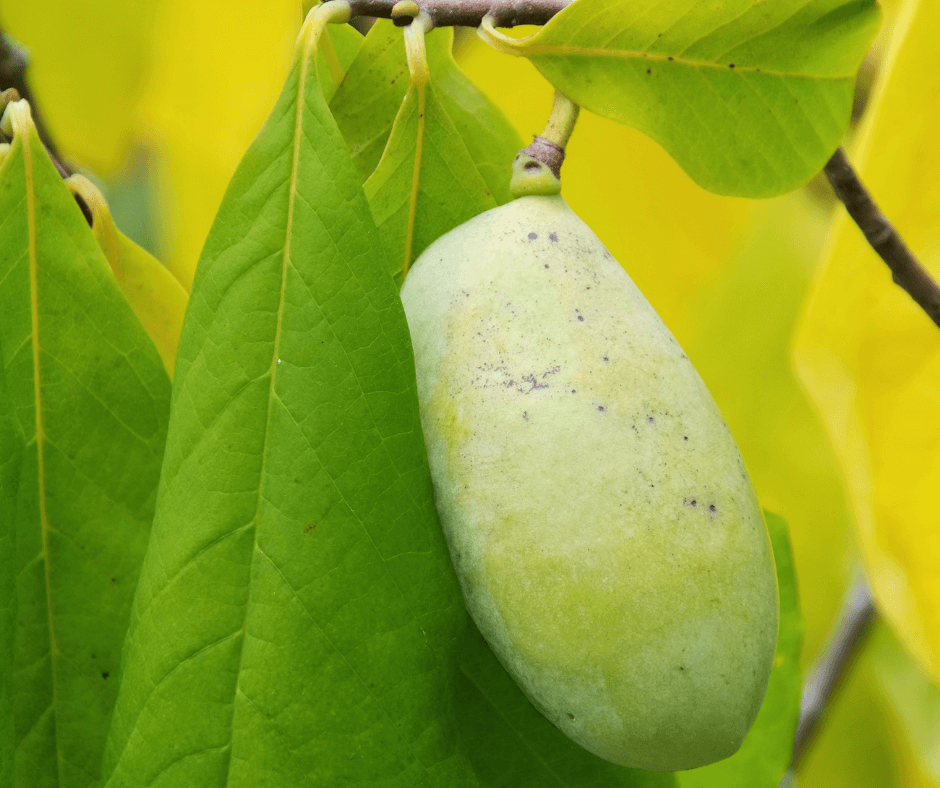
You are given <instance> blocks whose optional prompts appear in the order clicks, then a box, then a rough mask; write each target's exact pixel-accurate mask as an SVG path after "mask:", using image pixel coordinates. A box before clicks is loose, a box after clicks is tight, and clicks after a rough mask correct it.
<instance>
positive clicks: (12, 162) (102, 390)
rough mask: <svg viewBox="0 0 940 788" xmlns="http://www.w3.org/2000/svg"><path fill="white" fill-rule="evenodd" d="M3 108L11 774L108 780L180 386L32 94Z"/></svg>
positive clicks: (0, 308)
mask: <svg viewBox="0 0 940 788" xmlns="http://www.w3.org/2000/svg"><path fill="white" fill-rule="evenodd" d="M5 120H6V122H7V128H5V131H7V133H9V132H10V131H11V130H12V133H13V135H14V138H13V144H12V146H11V148H10V150H9V152H8V153H7V155H6V156H5V158H4V160H3V163H2V165H0V217H2V220H0V222H2V223H0V282H2V283H3V286H2V288H0V352H2V367H3V376H4V378H5V381H6V388H7V394H8V396H9V398H10V402H11V405H12V408H13V413H14V415H15V418H16V422H17V424H16V429H17V430H18V431H20V432H21V433H22V435H23V436H24V440H25V447H24V451H23V459H22V467H21V472H20V479H19V485H18V487H17V492H16V503H15V515H14V516H15V526H14V528H15V532H16V534H15V543H16V552H15V556H14V557H12V561H13V566H14V572H15V575H16V602H15V603H16V626H15V633H14V635H13V637H14V654H13V670H14V674H13V714H14V727H15V746H16V754H15V763H14V771H15V774H14V780H13V784H14V785H16V786H18V787H22V788H34V786H35V787H44V786H56V787H57V788H73V787H74V788H80V787H83V786H96V785H98V777H99V766H100V761H101V754H102V750H103V747H104V743H105V737H106V732H107V726H108V722H109V719H110V716H111V712H112V709H113V706H114V702H115V698H116V695H117V690H118V681H119V675H120V674H119V658H120V650H121V644H122V641H123V639H124V633H125V631H126V627H127V622H128V617H129V614H130V607H131V599H132V596H133V592H134V586H135V584H136V581H137V575H138V572H139V570H140V566H141V562H142V559H143V555H144V551H145V549H146V545H147V538H148V532H149V528H150V521H151V518H152V514H153V509H154V499H155V495H156V487H157V479H158V475H159V471H160V463H161V460H162V456H163V445H164V439H165V436H166V427H167V419H168V411H169V399H170V386H169V379H168V378H167V374H166V372H165V370H164V369H163V365H162V363H161V361H160V357H159V355H158V354H157V350H156V348H155V347H154V345H153V343H152V342H151V341H150V339H149V338H148V337H147V335H146V333H145V332H144V329H143V327H142V326H141V325H140V323H139V322H138V320H137V318H136V317H135V316H134V313H133V311H132V310H131V307H130V306H129V305H128V304H127V302H126V301H125V300H124V297H123V296H122V295H121V292H120V290H119V289H118V286H117V284H116V283H115V281H114V277H113V276H112V274H111V272H110V270H109V268H108V264H107V262H106V261H105V259H104V256H103V255H102V253H101V250H100V249H99V247H98V244H97V243H96V242H95V239H94V237H93V235H92V233H91V230H90V229H89V228H88V225H87V223H86V222H85V219H84V217H83V216H82V213H81V211H80V210H79V209H78V206H77V205H76V204H75V201H74V200H73V198H72V195H71V194H70V193H69V191H68V189H67V188H66V186H65V184H64V183H63V182H62V179H61V178H60V177H59V174H58V173H57V171H56V169H55V167H54V166H53V164H52V162H51V161H50V160H49V158H48V157H47V156H46V153H45V151H44V148H43V146H42V143H41V142H40V140H39V137H38V136H37V134H36V129H35V126H34V125H33V123H32V119H31V117H30V112H29V106H28V104H27V103H26V102H25V101H21V102H17V103H15V104H11V105H10V106H9V107H8V108H7V112H6V115H5ZM10 127H12V129H11V128H10ZM2 440H3V441H4V444H3V445H4V446H7V445H8V444H7V443H6V442H7V440H8V436H7V433H6V432H4V433H3V434H2ZM6 454H7V449H6V448H3V449H0V455H6ZM6 483H7V482H6V480H4V489H5V490H6V489H7V488H6ZM6 494H7V495H8V493H6ZM8 559H11V556H10V555H9V554H4V563H5V564H7V563H8Z"/></svg>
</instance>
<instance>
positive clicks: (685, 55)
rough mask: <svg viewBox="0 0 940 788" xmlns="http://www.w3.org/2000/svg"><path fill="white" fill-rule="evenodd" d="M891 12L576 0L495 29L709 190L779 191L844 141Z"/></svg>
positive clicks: (755, 2)
mask: <svg viewBox="0 0 940 788" xmlns="http://www.w3.org/2000/svg"><path fill="white" fill-rule="evenodd" d="M879 19H880V12H879V9H878V5H877V2H876V0H775V1H774V2H767V0H726V1H725V2H712V3H703V2H696V1H695V0H576V2H574V3H572V4H571V5H570V6H568V7H567V8H565V9H564V10H562V11H561V12H560V13H559V14H557V15H556V16H555V17H554V18H553V19H552V20H551V21H549V22H548V24H546V25H545V26H544V27H543V28H541V29H540V30H539V31H538V32H537V33H535V34H534V35H532V36H530V37H528V38H525V39H523V40H520V41H514V40H512V39H509V38H507V37H505V36H503V35H502V34H500V33H498V32H497V31H496V30H494V29H493V28H492V27H491V26H486V25H485V26H484V28H483V29H482V32H483V35H484V38H485V39H486V40H488V41H489V42H490V43H492V44H494V45H495V46H497V48H499V49H501V50H503V51H506V52H510V53H511V54H516V55H524V56H526V57H528V58H529V59H530V60H531V61H532V63H533V64H534V65H535V67H536V68H538V70H539V71H541V72H542V74H543V75H544V76H545V77H546V79H548V80H549V81H550V82H551V83H552V84H553V85H555V87H557V88H558V89H559V90H561V91H562V92H563V93H565V94H566V95H567V96H569V97H570V98H571V99H572V100H574V101H575V102H577V103H578V104H580V105H581V106H583V107H584V108H586V109H589V110H591V111H592V112H596V113H597V114H598V115H603V116H604V117H606V118H611V119H612V120H615V121H618V122H620V123H624V124H626V125H628V126H632V127H634V128H636V129H639V130H640V131H642V132H644V133H645V134H648V135H649V136H650V137H652V138H653V139H654V140H656V141H657V142H658V143H659V144H660V145H662V146H663V147H664V148H665V149H666V150H667V151H668V152H669V153H670V154H671V155H672V156H673V158H675V159H676V161H677V162H678V163H679V164H680V166H681V167H682V168H683V169H684V170H685V171H686V172H687V173H688V174H689V175H690V176H691V177H692V178H694V179H695V180H696V181H697V182H698V183H699V184H700V185H702V186H704V187H705V188H706V189H708V190H710V191H713V192H717V193H719V194H729V195H738V196H746V197H769V196H772V195H775V194H781V193H783V192H786V191H790V190H791V189H794V188H796V187H797V186H800V185H801V184H803V183H805V182H806V181H808V180H809V179H810V178H812V177H813V176H814V175H815V174H816V173H817V172H819V171H820V170H821V169H822V167H823V165H824V164H825V163H826V161H827V159H828V158H829V156H831V155H832V152H833V151H834V150H835V148H836V147H837V146H838V145H839V142H840V140H841V139H842V135H843V134H844V133H845V130H846V128H847V127H848V123H849V116H850V113H851V109H852V101H853V95H854V84H855V74H856V71H857V69H858V67H859V64H860V63H861V61H862V58H863V57H864V55H865V52H866V51H867V49H868V46H869V44H870V43H871V41H872V39H873V38H874V35H875V33H876V32H877V29H878V24H879ZM610 155H611V156H623V155H627V156H628V155H629V151H619V150H611V151H610Z"/></svg>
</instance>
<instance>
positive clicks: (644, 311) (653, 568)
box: [401, 196, 777, 771]
mask: <svg viewBox="0 0 940 788" xmlns="http://www.w3.org/2000/svg"><path fill="white" fill-rule="evenodd" d="M401 295H402V301H403V303H404V306H405V311H406V314H407V316H408V323H409V327H410V330H411V335H412V341H413V344H414V350H415V358H416V365H417V375H418V394H419V399H420V403H421V412H422V425H423V428H424V434H425V440H426V443H427V447H428V456H429V460H430V465H431V472H432V477H433V480H434V485H435V496H436V502H437V506H438V511H439V513H440V516H441V521H442V524H443V527H444V530H445V534H446V536H447V540H448V544H449V547H450V551H451V556H452V558H453V561H454V564H455V566H456V569H457V574H458V576H459V578H460V581H461V585H462V588H463V593H464V598H465V600H466V603H467V606H468V609H469V610H470V612H471V614H472V616H473V618H474V620H475V621H476V622H477V625H478V626H479V628H480V630H481V632H482V633H483V634H484V636H485V637H486V639H487V641H488V643H489V644H490V646H491V647H492V648H493V651H494V652H495V653H496V655H497V657H498V658H499V659H500V661H501V662H502V663H503V665H504V666H505V667H506V669H507V670H508V671H509V672H510V673H511V674H512V676H513V677H514V678H515V680H516V681H517V682H518V683H519V685H520V686H521V687H522V688H523V690H524V691H525V692H526V694H527V695H528V696H529V698H530V699H531V700H532V702H533V703H534V704H535V705H536V706H537V707H538V708H539V709H540V710H541V711H542V713H543V714H545V716H546V717H548V719H549V720H551V721H552V722H553V723H554V724H555V725H556V726H558V727H559V728H560V729H562V730H563V731H564V732H565V733H566V734H567V735H568V736H570V737H571V738H572V739H574V740H575V741H577V742H578V743H580V744H581V745H582V746H583V747H585V748H586V749H588V750H590V751H591V752H594V753H596V754H597V755H599V756H601V757H603V758H606V759H608V760H611V761H614V762H616V763H620V764H623V765H625V766H633V767H638V768H644V769H653V770H660V771H672V770H678V769H690V768H694V767H697V766H701V765H704V764H707V763H711V762H713V761H716V760H720V759H721V758H725V757H727V756H729V755H731V754H733V753H734V752H735V751H736V750H737V749H738V747H739V746H740V744H741V742H742V740H743V738H744V736H745V734H746V733H747V731H748V729H749V728H750V726H751V724H752V722H753V721H754V718H755V716H756V715H757V712H758V710H759V708H760V704H761V701H762V699H763V695H764V691H765V688H766V684H767V678H768V675H769V673H770V668H771V663H772V660H773V654H774V645H775V641H776V635H777V587H776V578H775V574H774V565H773V555H772V552H771V548H770V543H769V539H768V536H767V531H766V528H765V526H764V523H763V519H762V516H761V511H760V508H759V506H758V503H757V500H756V497H755V494H754V491H753V489H752V487H751V483H750V481H749V479H748V477H747V473H746V471H745V469H744V466H743V463H742V461H741V458H740V455H739V454H738V451H737V448H736V446H735V444H734V441H733V439H732V437H731V435H730V433H729V432H728V428H727V426H726V425H725V423H724V420H723V419H722V417H721V414H720V413H719V411H718V408H717V406H716V405H715V403H714V401H713V400H712V398H711V396H710V394H709V393H708V391H707V389H706V388H705V385H704V384H703V383H702V381H701V379H700V378H699V376H698V374H697V373H696V371H695V369H694V368H693V366H692V364H691V362H690V361H689V360H688V358H687V357H686V355H685V354H684V353H683V351H682V348H681V347H680V346H679V345H678V343H677V342H676V340H675V339H674V338H673V336H672V334H671V333H670V332H669V330H668V329H667V328H666V326H665V325H664V324H663V323H662V321H661V320H660V319H659V316H658V315H657V314H656V312H655V311H654V310H653V308H652V307H651V306H650V304H649V303H648V302H647V301H646V299H645V298H644V297H643V295H642V293H640V291H639V290H638V289H637V287H636V285H634V284H633V282H632V280H631V279H630V277H629V276H628V275H627V274H626V272H625V271H624V270H623V269H622V268H621V267H620V265H619V264H618V263H617V261H616V260H614V259H613V258H612V257H611V255H610V254H609V253H608V252H607V250H606V249H605V248H604V246H603V245H602V244H601V242H600V241H599V240H598V239H597V237H596V236H595V235H594V234H593V233H592V232H591V230H590V229H589V228H588V227H587V226H586V225H585V224H584V223H583V222H581V220H580V219H578V217H577V216H576V215H575V214H574V213H573V212H572V211H571V210H570V209H569V208H568V206H567V205H566V204H565V202H564V200H563V199H562V198H561V197H560V196H552V197H545V196H535V197H522V198H520V199H517V200H515V201H513V202H511V203H509V204H507V205H504V206H502V207H500V208H496V209H494V210H491V211H488V212H487V213H484V214H481V215H480V216H478V217H476V218H474V219H472V220H471V221H469V222H467V223H466V224H464V225H461V226H460V227H458V228H456V229H455V230H453V231H452V232H450V233H448V234H447V235H445V236H443V237H442V238H440V239H438V240H437V241H436V242H435V243H434V244H433V245H432V246H430V247H429V248H428V249H427V250H426V251H425V252H424V254H422V255H421V257H420V258H419V259H418V261H417V262H416V263H415V265H414V267H413V269H412V271H411V272H410V274H409V276H408V278H407V279H406V281H405V285H404V288H403V289H402V294H401Z"/></svg>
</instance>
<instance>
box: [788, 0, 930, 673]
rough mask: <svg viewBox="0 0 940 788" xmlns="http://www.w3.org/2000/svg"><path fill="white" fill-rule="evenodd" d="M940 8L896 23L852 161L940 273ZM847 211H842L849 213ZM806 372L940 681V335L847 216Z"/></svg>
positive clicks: (820, 287)
mask: <svg viewBox="0 0 940 788" xmlns="http://www.w3.org/2000/svg"><path fill="white" fill-rule="evenodd" d="M938 37H940V4H938V3H937V2H935V0H919V1H918V0H912V2H910V3H909V4H908V5H907V6H906V7H905V9H904V11H903V12H902V14H901V16H900V18H899V19H898V21H897V24H896V27H895V32H894V38H893V40H892V43H891V45H890V46H889V49H888V52H887V53H886V57H885V61H884V70H883V72H882V78H881V79H880V81H879V84H878V85H877V86H876V89H875V95H874V97H873V101H872V105H871V109H870V111H869V114H868V117H867V119H866V121H865V126H864V128H863V130H862V133H861V135H860V141H859V147H858V151H857V153H856V154H855V156H854V157H853V159H854V161H855V164H856V167H857V168H858V170H859V172H860V175H861V178H862V180H863V182H864V183H865V184H866V185H867V186H868V188H869V189H870V190H871V192H872V193H873V195H874V196H875V199H876V200H877V201H878V202H879V204H880V206H881V208H882V209H883V210H884V212H885V213H886V214H887V216H888V217H889V218H890V219H891V220H892V221H893V222H894V224H895V226H896V227H897V228H898V230H899V232H900V233H901V235H902V237H904V238H905V239H906V241H907V242H908V244H909V245H910V246H911V248H912V249H913V251H914V252H915V254H917V255H918V256H919V258H920V260H921V262H922V263H923V264H924V265H925V266H926V268H927V269H928V270H929V271H930V272H931V273H932V275H933V277H934V278H935V279H936V278H940V212H938V210H937V206H938V205H940V146H938V145H937V129H938V128H940V69H938V68H937V65H936V46H937V41H938ZM840 213H841V212H840ZM795 359H796V364H797V367H798V369H799V373H800V376H801V378H802V380H803V382H804V385H805V386H806V389H807V390H808V391H809V393H810V395H811V396H812V398H813V400H814V401H815V403H816V404H817V406H818V407H819V409H820V411H821V412H822V415H823V419H824V421H825V424H826V428H827V430H828V432H829V436H830V439H831V441H832V443H833V445H834V447H835V449H836V452H837V455H838V457H839V461H840V463H841V467H842V471H843V475H844V478H845V483H846V487H847V490H848V493H849V496H850V499H851V504H852V510H853V513H854V515H855V520H856V524H857V527H858V533H859V537H860V542H861V547H862V552H863V557H864V560H865V565H866V570H867V572H868V575H869V578H870V580H871V583H872V587H873V590H874V593H875V597H876V599H877V601H878V605H879V607H880V609H881V610H882V611H883V612H884V614H885V615H886V616H887V618H888V620H889V621H890V623H891V624H892V625H893V626H894V628H895V629H896V630H897V632H898V633H899V634H900V635H901V637H902V639H903V641H904V642H905V644H906V646H907V648H908V649H909V650H910V651H911V653H912V654H913V655H914V656H915V657H916V658H917V659H918V660H919V662H920V663H921V664H922V665H923V667H924V668H925V669H926V670H927V671H928V672H929V673H930V674H931V675H932V676H933V677H934V679H935V680H937V679H940V627H938V625H937V622H938V621H940V569H938V567H940V530H938V524H940V515H938V508H937V496H938V492H940V419H938V414H940V331H938V329H937V326H935V325H934V324H933V323H932V322H931V321H930V320H929V318H927V317H926V315H925V314H924V313H923V312H922V311H921V310H920V308H919V307H918V306H917V305H916V304H914V302H913V301H912V300H911V299H910V298H909V297H908V296H907V294H906V293H904V292H903V291H902V290H901V289H900V288H898V287H896V286H895V285H894V284H892V281H891V276H890V273H889V271H888V268H887V267H886V266H885V264H884V263H883V262H882V261H881V260H880V259H879V258H878V257H877V256H876V255H875V253H874V252H873V251H872V250H871V249H870V248H869V247H868V245H867V244H866V243H865V241H864V239H863V237H862V235H861V233H860V232H859V231H858V229H857V228H856V227H855V225H854V224H852V223H851V221H849V220H847V219H846V218H845V217H844V215H842V216H841V218H840V219H839V220H838V221H837V223H836V226H835V228H834V231H833V242H832V248H831V251H830V253H829V254H828V257H827V259H826V261H825V263H824V265H823V268H822V270H821V273H820V276H819V279H818V281H817V283H816V286H815V289H814V291H813V293H812V295H811V297H810V299H809V302H808V305H807V308H806V311H805V314H804V317H803V320H802V325H801V326H800V330H799V332H798V336H797V341H796V346H795Z"/></svg>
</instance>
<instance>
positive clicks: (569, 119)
mask: <svg viewBox="0 0 940 788" xmlns="http://www.w3.org/2000/svg"><path fill="white" fill-rule="evenodd" d="M580 111H581V108H580V107H579V106H578V105H577V104H575V103H574V102H573V101H572V100H571V99H570V98H568V97H567V96H566V95H564V94H563V93H562V92H561V91H560V90H556V91H555V100H554V102H553V103H552V114H551V115H549V116H548V123H546V124H545V130H544V131H543V132H542V133H541V135H540V136H541V137H542V139H544V140H548V141H549V142H553V143H555V145H557V146H558V147H559V148H561V149H562V150H564V149H565V147H566V146H567V145H568V140H569V139H571V132H573V131H574V124H575V123H577V121H578V113H579V112H580Z"/></svg>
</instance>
